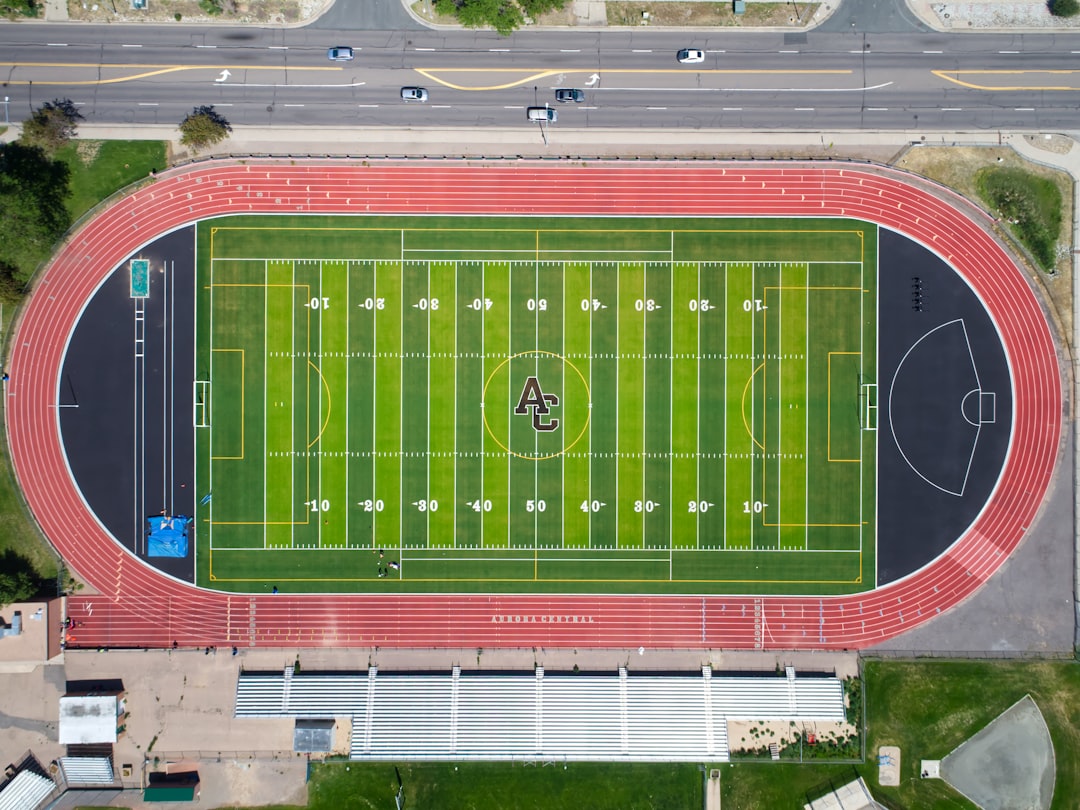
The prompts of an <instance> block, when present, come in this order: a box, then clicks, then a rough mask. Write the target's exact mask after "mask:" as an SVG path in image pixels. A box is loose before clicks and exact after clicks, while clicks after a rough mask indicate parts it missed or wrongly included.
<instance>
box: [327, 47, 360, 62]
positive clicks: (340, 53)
mask: <svg viewBox="0 0 1080 810" xmlns="http://www.w3.org/2000/svg"><path fill="white" fill-rule="evenodd" d="M326 56H327V58H329V59H330V61H331V62H351V61H352V60H353V49H352V48H350V47H348V46H345V45H339V46H338V47H336V48H331V49H330V50H328V51H327V52H326Z"/></svg>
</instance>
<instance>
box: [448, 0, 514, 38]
mask: <svg viewBox="0 0 1080 810" xmlns="http://www.w3.org/2000/svg"><path fill="white" fill-rule="evenodd" d="M435 11H436V12H437V13H439V14H451V15H453V16H455V17H457V18H458V22H460V23H461V24H462V25H464V26H466V27H467V28H494V29H495V30H496V31H498V32H499V33H500V34H502V35H503V36H507V35H508V34H511V33H512V32H513V31H514V29H515V28H518V27H520V26H521V24H522V23H523V22H524V21H525V15H524V14H522V13H521V9H520V8H519V7H518V5H517V3H515V2H513V0H435Z"/></svg>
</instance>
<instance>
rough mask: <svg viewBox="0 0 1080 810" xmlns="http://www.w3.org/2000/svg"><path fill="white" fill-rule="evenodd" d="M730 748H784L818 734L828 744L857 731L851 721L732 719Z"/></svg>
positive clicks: (816, 737) (748, 749)
mask: <svg viewBox="0 0 1080 810" xmlns="http://www.w3.org/2000/svg"><path fill="white" fill-rule="evenodd" d="M727 729H728V748H729V749H730V750H731V751H752V750H755V749H758V748H762V747H764V746H767V745H769V743H776V744H777V745H779V746H780V747H781V748H783V747H784V746H785V745H790V744H791V743H792V742H794V741H795V740H796V739H797V736H798V735H799V734H803V735H804V736H805V737H807V738H808V737H809V735H811V734H812V735H814V739H815V740H817V742H818V743H822V744H824V743H828V742H830V741H831V740H840V739H844V738H846V737H849V736H851V735H853V734H855V726H853V725H851V723H837V722H828V723H826V722H820V723H819V722H806V723H793V722H792V721H790V720H783V721H780V720H775V721H770V722H762V721H760V720H728V724H727Z"/></svg>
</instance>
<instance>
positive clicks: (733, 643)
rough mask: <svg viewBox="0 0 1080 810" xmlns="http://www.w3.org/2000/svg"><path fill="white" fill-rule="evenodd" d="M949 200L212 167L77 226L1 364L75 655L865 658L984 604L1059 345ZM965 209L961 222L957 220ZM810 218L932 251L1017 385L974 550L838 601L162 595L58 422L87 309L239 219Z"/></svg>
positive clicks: (1037, 499) (414, 170)
mask: <svg viewBox="0 0 1080 810" xmlns="http://www.w3.org/2000/svg"><path fill="white" fill-rule="evenodd" d="M956 201H957V198H954V197H950V193H949V192H947V191H945V190H943V189H938V190H937V191H936V192H935V193H931V192H930V191H928V190H927V189H926V188H925V187H923V186H915V185H912V184H911V183H910V182H909V181H908V180H907V179H906V176H905V175H903V174H902V173H898V172H892V171H890V170H886V169H871V168H868V167H863V166H852V165H844V164H836V163H828V164H813V163H791V164H788V163H784V164H782V165H776V164H772V165H761V164H753V163H724V164H705V165H702V164H689V165H674V164H660V165H650V166H638V165H635V166H622V165H610V164H608V165H597V166H594V167H580V166H577V167H571V166H557V165H542V164H536V163H520V164H516V165H513V166H503V165H498V166H485V167H480V166H463V165H453V164H447V163H436V162H430V163H418V164H410V165H403V164H395V163H378V164H375V165H370V166H362V165H356V164H353V163H347V162H339V161H332V160H320V161H308V162H302V163H298V164H295V165H294V164H293V162H292V161H257V162H245V163H238V162H231V161H230V162H217V161H215V162H210V163H205V164H198V165H195V166H189V167H183V168H178V169H174V170H170V171H168V172H165V173H163V174H161V175H159V176H158V177H157V178H156V179H155V180H154V181H153V182H150V183H148V184H147V185H146V186H144V187H142V188H141V189H139V190H137V191H135V192H133V193H131V194H129V195H128V196H127V197H125V198H124V199H122V200H120V201H119V202H117V203H116V204H115V205H113V206H111V207H110V208H108V209H107V210H105V211H103V212H102V213H100V214H99V215H98V216H96V217H95V218H94V219H92V220H91V221H89V222H87V223H86V224H85V225H84V226H83V227H82V228H81V229H80V230H79V231H77V232H76V233H75V234H73V235H72V236H71V238H70V239H69V240H68V242H67V243H66V244H65V245H64V246H63V247H62V248H61V249H60V251H59V253H58V254H57V256H56V258H55V259H54V260H53V262H52V263H51V264H50V265H49V266H48V267H47V268H46V270H45V271H44V273H43V274H42V275H41V277H40V279H39V280H38V282H37V285H36V287H35V290H34V293H33V295H32V296H31V298H30V300H29V302H28V304H27V305H26V307H25V308H24V311H23V313H22V316H21V320H20V323H19V324H18V328H17V331H16V333H15V337H14V339H13V341H12V351H11V358H10V363H9V369H8V370H9V373H10V375H11V379H10V382H9V383H8V388H7V397H8V422H7V426H8V438H9V442H10V447H11V454H12V459H13V462H14V466H15V470H16V474H17V476H18V480H19V484H20V486H21V487H22V489H23V492H24V493H25V496H26V498H27V501H28V503H29V505H30V508H31V509H32V510H33V513H34V515H35V517H36V518H37V520H38V521H39V523H40V525H41V527H42V529H43V531H44V532H45V534H46V535H47V536H48V537H49V539H50V540H51V541H52V542H53V544H54V545H55V546H56V547H57V549H58V550H59V551H60V553H61V555H62V556H63V558H64V560H65V561H66V563H67V564H68V565H69V566H70V567H71V568H72V569H74V570H75V571H77V572H78V573H79V574H80V575H81V576H83V577H85V578H86V580H87V581H88V582H89V583H90V584H91V585H92V586H93V588H94V589H95V590H96V591H97V592H98V593H97V594H95V595H78V596H74V597H72V598H71V599H70V600H69V615H70V616H71V617H72V618H74V619H75V620H76V621H77V622H79V626H78V627H77V630H76V632H75V633H74V634H73V635H74V637H73V638H72V639H71V641H70V646H77V647H119V646H125V647H164V646H169V645H172V644H173V643H174V642H175V643H178V644H180V645H183V646H204V645H238V646H269V647H274V646H290V647H292V646H343V647H344V646H403V647H404V646H407V647H418V646H436V647H471V646H476V647H500V646H503V647H519V646H549V647H550V646H574V647H578V646H584V647H589V646H593V647H614V646H620V647H621V646H635V647H636V646H639V645H645V646H649V647H691V648H694V647H701V648H744V649H754V648H757V649H769V648H779V649H829V648H861V647H868V646H871V645H875V644H879V643H881V642H882V641H884V640H886V639H888V638H890V637H892V636H895V635H897V634H899V633H902V632H904V631H906V630H908V629H911V628H913V627H916V626H918V625H919V624H922V623H923V622H926V621H928V620H930V619H932V618H933V617H934V616H936V615H938V614H939V613H940V612H943V611H945V610H947V609H948V608H950V607H951V606H953V605H955V604H957V603H959V602H960V601H962V600H963V599H965V598H967V597H968V596H970V595H971V594H972V593H974V592H975V591H976V590H977V589H978V588H979V586H980V585H981V584H982V583H983V582H985V581H986V580H987V579H988V578H989V577H990V576H991V575H992V574H993V573H994V572H995V571H996V570H997V569H998V568H999V567H1000V566H1001V565H1002V564H1003V563H1004V562H1005V560H1006V559H1007V558H1008V556H1009V555H1010V553H1012V551H1013V550H1014V549H1015V548H1016V547H1017V545H1018V544H1019V543H1020V541H1021V540H1022V538H1023V536H1024V533H1025V532H1026V531H1027V529H1028V528H1029V527H1030V526H1031V525H1032V522H1033V521H1034V520H1035V517H1036V514H1037V512H1038V510H1039V507H1040V505H1041V503H1042V500H1043V497H1044V495H1045V493H1046V491H1047V487H1048V486H1049V484H1050V481H1051V478H1052V475H1053V472H1054V461H1055V455H1056V452H1057V448H1058V443H1059V439H1060V434H1061V428H1062V424H1061V420H1062V413H1061V408H1062V395H1061V387H1060V386H1061V382H1060V373H1059V369H1058V363H1057V356H1056V352H1055V347H1054V342H1053V339H1052V336H1051V333H1050V330H1049V326H1048V324H1047V322H1046V318H1045V317H1044V314H1043V312H1042V310H1041V308H1040V305H1039V302H1038V300H1037V299H1036V297H1035V295H1034V294H1033V292H1032V290H1031V289H1030V287H1029V285H1028V283H1027V280H1026V279H1025V277H1024V276H1023V274H1022V273H1021V272H1020V270H1019V269H1018V268H1017V267H1016V266H1015V264H1014V263H1013V261H1012V260H1011V259H1010V258H1009V256H1008V254H1007V253H1006V252H1005V251H1004V250H1003V249H1002V248H1001V246H1000V245H999V244H998V243H997V242H996V241H995V240H994V239H993V238H992V237H991V236H990V235H988V233H987V232H986V231H985V230H984V226H986V225H987V224H988V223H987V222H981V223H980V222H976V221H974V220H973V219H971V218H970V217H969V215H968V214H966V213H963V212H962V211H961V210H959V209H958V208H957V207H955V206H954V205H953V204H952V203H953V202H956ZM965 210H968V209H967V208H966V207H965ZM253 212H259V213H281V214H286V213H288V214H295V213H358V212H359V213H458V214H473V213H475V214H481V213H483V214H551V215H574V214H582V215H585V214H588V215H624V216H633V215H664V216H741V217H747V216H788V217H797V216H816V217H823V216H824V217H853V218H861V219H865V220H868V221H871V222H874V223H877V224H879V225H883V226H885V227H887V228H891V229H894V230H897V231H899V232H901V233H903V234H905V235H906V236H908V237H910V238H912V239H914V240H916V241H917V242H920V243H922V244H923V245H925V246H927V247H929V248H931V249H932V250H933V251H935V252H936V253H938V254H939V255H940V256H942V257H943V258H944V259H945V260H946V261H947V262H948V263H949V264H950V265H951V266H952V267H953V268H955V269H956V270H957V271H958V272H959V273H960V274H961V275H962V276H963V277H964V278H965V279H966V280H967V282H968V283H969V284H970V285H971V286H972V287H973V288H974V290H975V291H976V292H977V294H978V295H979V297H980V299H981V300H982V302H983V303H984V304H985V306H986V308H987V310H988V311H989V313H990V314H991V316H992V318H993V320H994V323H995V324H996V326H997V328H998V330H999V332H1000V336H1001V340H1002V345H1003V347H1004V349H1005V353H1006V356H1007V360H1008V364H1009V368H1010V372H1011V374H1012V384H1013V400H1014V402H1013V407H1014V424H1013V429H1012V441H1011V444H1010V451H1009V454H1008V456H1007V458H1006V461H1005V464H1004V466H1003V469H1002V471H1001V475H1000V479H999V481H998V484H997V486H996V488H995V489H994V491H993V494H992V495H991V497H990V499H989V501H988V502H987V504H986V506H985V507H984V508H983V510H982V512H981V513H980V514H979V516H978V517H977V518H976V520H975V521H974V523H973V524H972V525H971V527H970V528H969V529H968V531H967V532H966V533H965V534H964V535H963V536H962V537H961V538H959V539H958V540H957V541H956V542H955V543H954V544H953V545H952V546H951V547H950V548H949V549H948V551H947V552H946V553H945V554H943V555H942V556H940V557H938V558H937V559H936V560H934V561H933V562H932V563H930V564H929V565H927V566H925V567H924V568H922V569H921V570H920V571H918V572H916V573H915V574H913V575H910V576H908V577H906V578H904V579H901V580H899V581H897V582H895V583H892V584H890V585H887V586H885V587H882V588H879V589H878V590H875V591H872V592H870V593H865V594H859V595H857V596H846V597H767V596H766V597H729V596H704V597H702V596H676V597H639V596H627V597H614V596H558V595H554V596H550V595H549V596H512V595H491V596H451V595H424V596H398V595H391V596H386V595H344V596H342V595H337V596H319V595H314V596H300V595H286V594H277V595H267V596H250V595H237V594H222V593H217V592H211V591H203V590H199V589H196V588H194V587H193V586H191V585H188V584H186V583H182V582H179V581H177V580H174V579H170V578H168V577H166V576H164V575H162V574H161V573H160V572H158V571H156V570H154V569H152V568H150V567H148V566H146V565H145V564H143V563H142V562H141V561H140V560H139V559H137V558H136V557H134V556H133V555H131V554H130V553H129V552H128V551H126V550H124V549H122V548H121V547H120V546H119V545H118V544H117V543H116V542H114V541H113V539H112V538H111V537H110V536H109V534H108V533H107V532H106V531H105V530H104V529H103V528H102V526H101V525H100V524H99V523H98V521H97V520H96V518H95V517H94V515H93V514H92V513H91V512H90V511H89V510H88V509H87V507H86V505H85V503H84V501H83V499H82V497H81V495H80V493H79V491H78V489H77V488H76V486H75V484H74V483H73V480H72V477H71V475H70V473H69V470H68V465H67V461H66V459H65V457H64V452H63V447H62V444H61V440H60V434H59V419H58V412H57V407H56V406H57V404H58V390H59V379H60V376H59V375H60V370H61V367H62V363H63V359H64V353H65V350H66V347H67V342H68V340H69V338H70V335H71V333H72V330H73V329H74V325H75V323H76V322H77V320H78V318H79V317H80V314H81V312H82V310H83V307H84V306H85V304H86V301H87V300H88V299H89V298H90V296H91V295H92V294H93V292H94V290H95V289H96V288H97V287H98V285H99V284H101V283H102V281H103V279H104V278H105V277H106V276H107V275H108V274H109V273H111V272H112V270H113V269H114V268H115V267H117V266H118V265H119V264H120V263H121V262H122V261H124V260H125V259H126V258H127V257H128V256H129V255H131V254H132V253H133V252H135V251H136V250H138V249H139V248H140V247H142V246H144V245H146V244H148V243H149V242H151V241H153V240H154V239H155V238H157V237H158V236H160V235H162V234H164V233H167V232H169V231H171V230H173V229H176V228H179V227H182V226H184V225H187V224H190V223H192V222H195V221H197V220H199V219H202V218H205V217H211V216H218V215H223V214H242V213H253Z"/></svg>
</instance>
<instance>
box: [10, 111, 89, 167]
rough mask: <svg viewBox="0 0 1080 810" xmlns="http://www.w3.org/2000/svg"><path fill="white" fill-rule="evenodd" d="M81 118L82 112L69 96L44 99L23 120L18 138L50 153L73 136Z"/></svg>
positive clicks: (28, 144)
mask: <svg viewBox="0 0 1080 810" xmlns="http://www.w3.org/2000/svg"><path fill="white" fill-rule="evenodd" d="M82 120H83V116H82V113H80V112H79V110H78V108H77V107H76V106H75V103H74V102H73V101H72V100H71V99H70V98H57V99H53V100H52V101H46V102H45V103H44V104H42V105H41V106H40V107H38V108H37V109H36V110H34V112H33V114H32V115H31V116H30V118H29V119H27V120H26V121H24V122H23V126H22V135H20V136H19V140H20V141H21V142H22V143H24V144H26V145H27V146H39V147H41V148H42V149H44V150H45V152H46V154H50V155H51V154H53V153H54V152H56V150H57V149H59V148H60V147H61V146H63V145H64V144H66V143H67V142H68V141H70V140H71V139H72V138H74V137H75V132H76V125H77V124H78V122H79V121H82Z"/></svg>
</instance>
